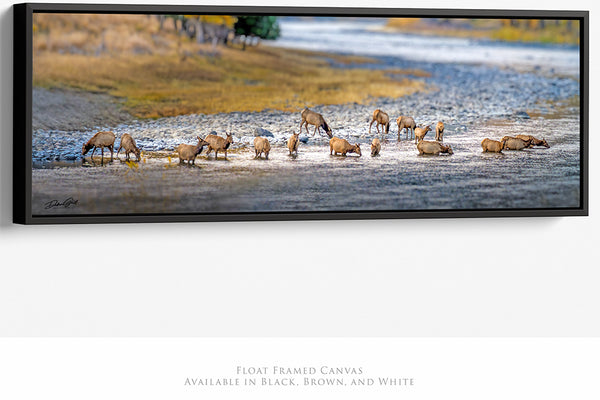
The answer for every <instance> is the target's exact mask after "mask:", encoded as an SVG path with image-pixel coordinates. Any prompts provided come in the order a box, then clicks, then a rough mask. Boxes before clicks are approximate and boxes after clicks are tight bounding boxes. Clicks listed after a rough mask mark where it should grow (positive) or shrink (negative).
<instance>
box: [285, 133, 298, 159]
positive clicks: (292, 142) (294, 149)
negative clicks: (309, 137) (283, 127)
mask: <svg viewBox="0 0 600 400" xmlns="http://www.w3.org/2000/svg"><path fill="white" fill-rule="evenodd" d="M299 137H300V134H299V133H292V136H290V138H289V139H288V141H287V148H288V150H289V151H290V156H291V155H292V153H296V155H298V144H299V143H300V140H299Z"/></svg>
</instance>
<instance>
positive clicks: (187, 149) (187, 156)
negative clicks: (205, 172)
mask: <svg viewBox="0 0 600 400" xmlns="http://www.w3.org/2000/svg"><path fill="white" fill-rule="evenodd" d="M196 139H198V144H197V145H196V146H194V145H192V144H180V145H179V146H177V149H176V151H177V155H178V157H179V163H180V164H181V163H182V162H184V161H187V162H188V164H189V163H190V161H191V162H192V164H195V163H196V156H197V155H198V154H200V153H202V149H203V148H204V146H206V145H207V144H208V142H206V141H204V140H203V139H201V138H200V136H196Z"/></svg>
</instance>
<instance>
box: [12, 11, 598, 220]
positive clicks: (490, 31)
mask: <svg viewBox="0 0 600 400" xmlns="http://www.w3.org/2000/svg"><path fill="white" fill-rule="evenodd" d="M14 17H15V23H14V27H15V32H14V43H15V46H14V222H17V223H32V224H48V223H99V222H168V221H228V220H295V219H359V218H360V219H364V218H434V217H435V218H448V217H508V216H510V217H516V216H584V215H587V214H588V200H587V196H588V119H589V115H588V95H589V94H588V76H589V72H588V49H589V43H588V24H589V19H588V12H586V11H544V10H539V11H511V10H439V9H373V8H370V9H356V8H353V9H344V8H286V7H238V6H236V7H233V6H232V7H225V6H219V7H216V6H156V5H152V6H150V5H148V6H143V5H92V4H19V5H15V6H14Z"/></svg>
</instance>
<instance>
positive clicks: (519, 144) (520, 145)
mask: <svg viewBox="0 0 600 400" xmlns="http://www.w3.org/2000/svg"><path fill="white" fill-rule="evenodd" d="M502 141H503V142H504V148H505V149H508V150H523V149H526V148H528V147H531V140H523V139H519V138H516V137H512V136H504V137H503V138H502Z"/></svg>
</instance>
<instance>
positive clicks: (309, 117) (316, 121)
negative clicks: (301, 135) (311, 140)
mask: <svg viewBox="0 0 600 400" xmlns="http://www.w3.org/2000/svg"><path fill="white" fill-rule="evenodd" d="M301 116H302V122H300V132H302V125H305V127H306V133H307V134H308V133H309V132H308V124H311V125H314V126H315V131H314V132H313V136H314V135H315V134H316V133H317V132H319V133H321V130H320V128H323V130H324V131H325V133H327V136H329V137H330V138H333V134H332V133H331V128H330V127H329V125H327V122H325V119H324V118H323V116H322V115H321V114H319V113H316V112H314V111H311V110H309V109H308V108H306V107H305V108H304V110H302V113H301Z"/></svg>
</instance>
